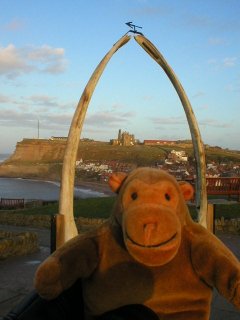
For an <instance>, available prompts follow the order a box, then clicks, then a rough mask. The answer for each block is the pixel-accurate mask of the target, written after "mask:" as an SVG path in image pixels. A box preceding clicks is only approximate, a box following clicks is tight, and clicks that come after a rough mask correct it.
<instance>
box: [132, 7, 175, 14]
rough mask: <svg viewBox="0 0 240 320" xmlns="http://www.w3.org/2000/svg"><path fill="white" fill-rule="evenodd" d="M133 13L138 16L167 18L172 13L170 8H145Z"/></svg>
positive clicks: (135, 10)
mask: <svg viewBox="0 0 240 320" xmlns="http://www.w3.org/2000/svg"><path fill="white" fill-rule="evenodd" d="M131 11H132V13H133V14H134V15H136V16H165V15H168V14H169V13H171V12H172V10H171V9H170V7H168V6H143V7H141V8H135V9H133V10H131Z"/></svg>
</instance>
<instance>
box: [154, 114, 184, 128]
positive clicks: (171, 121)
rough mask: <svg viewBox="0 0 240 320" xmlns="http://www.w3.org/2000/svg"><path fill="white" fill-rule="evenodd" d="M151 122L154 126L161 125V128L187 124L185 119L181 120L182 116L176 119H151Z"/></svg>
mask: <svg viewBox="0 0 240 320" xmlns="http://www.w3.org/2000/svg"><path fill="white" fill-rule="evenodd" d="M151 120H152V122H153V123H154V124H155V125H163V126H169V125H176V124H177V125H185V124H186V123H187V119H186V118H183V117H182V116H178V117H166V118H163V117H162V118H151Z"/></svg>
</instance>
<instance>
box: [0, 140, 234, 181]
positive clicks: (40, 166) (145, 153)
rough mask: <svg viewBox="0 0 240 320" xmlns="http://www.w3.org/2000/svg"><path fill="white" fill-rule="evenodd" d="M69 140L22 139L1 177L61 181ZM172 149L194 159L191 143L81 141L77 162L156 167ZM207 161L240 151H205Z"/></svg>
mask: <svg viewBox="0 0 240 320" xmlns="http://www.w3.org/2000/svg"><path fill="white" fill-rule="evenodd" d="M65 147H66V140H47V139H23V140H22V141H21V142H18V143H17V145H16V149H15V151H14V153H13V154H12V155H11V156H10V158H8V159H7V160H6V161H5V162H4V163H3V164H1V165H0V176H2V177H3V176H5V177H25V178H43V179H52V180H58V179H59V178H60V174H61V167H62V161H63V156H64V150H65ZM172 149H175V150H185V151H186V153H187V154H188V155H189V156H191V157H192V156H193V150H192V145H191V144H186V143H185V144H181V143H178V144H176V145H174V146H172V145H171V146H167V145H164V146H144V145H135V146H131V147H125V146H113V145H110V144H109V143H107V142H96V141H92V142H86V141H81V142H80V145H79V149H78V155H77V159H83V160H84V161H85V160H93V161H94V160H95V161H96V160H98V161H104V160H107V161H110V160H117V161H119V162H127V163H135V164H137V165H139V166H141V165H153V164H155V163H156V162H160V161H162V160H163V159H165V157H166V155H167V154H168V152H170V151H171V150H172ZM206 157H207V161H209V160H215V161H217V162H219V163H220V162H229V161H233V162H236V163H239V162H240V152H239V151H229V150H223V149H221V148H212V147H207V148H206Z"/></svg>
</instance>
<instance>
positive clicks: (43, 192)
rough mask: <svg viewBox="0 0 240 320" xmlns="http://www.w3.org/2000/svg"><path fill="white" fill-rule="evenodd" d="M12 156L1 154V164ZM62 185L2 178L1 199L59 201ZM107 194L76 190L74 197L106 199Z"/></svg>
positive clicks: (89, 190) (76, 188) (51, 182)
mask: <svg viewBox="0 0 240 320" xmlns="http://www.w3.org/2000/svg"><path fill="white" fill-rule="evenodd" d="M9 156H10V155H8V154H0V163H1V162H3V161H4V160H6V159H7V158H8V157H9ZM59 194H60V183H59V182H54V181H42V180H32V179H22V178H0V198H10V199H25V201H32V200H45V201H57V200H59ZM105 196H106V194H104V193H102V192H98V191H94V190H91V189H85V188H84V189H83V188H80V187H75V188H74V197H76V198H79V199H85V198H98V197H105Z"/></svg>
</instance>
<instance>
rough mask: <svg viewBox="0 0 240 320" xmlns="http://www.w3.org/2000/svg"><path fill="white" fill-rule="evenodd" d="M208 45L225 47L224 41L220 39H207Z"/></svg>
mask: <svg viewBox="0 0 240 320" xmlns="http://www.w3.org/2000/svg"><path fill="white" fill-rule="evenodd" d="M208 44H209V45H211V46H219V45H225V44H226V40H225V39H222V38H210V39H208Z"/></svg>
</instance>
